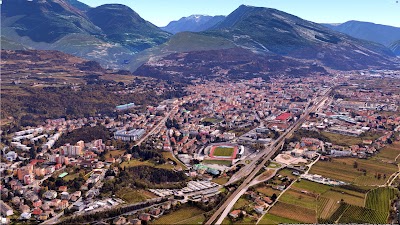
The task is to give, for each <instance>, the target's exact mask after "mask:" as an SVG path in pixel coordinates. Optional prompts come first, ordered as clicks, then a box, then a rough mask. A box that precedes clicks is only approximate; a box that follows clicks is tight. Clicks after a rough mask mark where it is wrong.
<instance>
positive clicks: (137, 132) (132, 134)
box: [114, 129, 146, 141]
mask: <svg viewBox="0 0 400 225" xmlns="http://www.w3.org/2000/svg"><path fill="white" fill-rule="evenodd" d="M145 133H146V131H145V130H144V129H133V130H130V131H126V130H119V131H116V132H115V133H114V138H115V139H120V140H122V141H137V140H139V139H140V138H141V137H143V135H144V134H145Z"/></svg>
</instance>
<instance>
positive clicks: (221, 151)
mask: <svg viewBox="0 0 400 225" xmlns="http://www.w3.org/2000/svg"><path fill="white" fill-rule="evenodd" d="M234 151H235V148H233V147H216V148H215V149H214V152H213V155H214V156H232V155H233V152H234Z"/></svg>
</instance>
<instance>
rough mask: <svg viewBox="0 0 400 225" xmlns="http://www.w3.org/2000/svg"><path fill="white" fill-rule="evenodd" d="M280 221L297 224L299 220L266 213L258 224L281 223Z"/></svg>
mask: <svg viewBox="0 0 400 225" xmlns="http://www.w3.org/2000/svg"><path fill="white" fill-rule="evenodd" d="M282 223H292V224H299V223H300V221H297V220H292V219H288V218H284V217H280V216H277V215H272V214H269V213H268V214H266V215H265V216H264V217H263V218H262V219H261V220H260V222H259V223H258V224H282Z"/></svg>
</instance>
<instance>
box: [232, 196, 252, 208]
mask: <svg viewBox="0 0 400 225" xmlns="http://www.w3.org/2000/svg"><path fill="white" fill-rule="evenodd" d="M250 204H251V202H250V201H249V200H247V199H246V198H245V197H241V198H239V200H238V201H237V202H236V203H235V205H234V206H233V208H234V209H240V208H242V207H245V206H248V205H250Z"/></svg>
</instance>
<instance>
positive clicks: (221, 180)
mask: <svg viewBox="0 0 400 225" xmlns="http://www.w3.org/2000/svg"><path fill="white" fill-rule="evenodd" d="M228 181H229V178H228V177H218V178H215V179H213V180H212V182H215V183H217V184H221V185H224V184H226V183H227V182H228Z"/></svg>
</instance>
